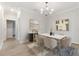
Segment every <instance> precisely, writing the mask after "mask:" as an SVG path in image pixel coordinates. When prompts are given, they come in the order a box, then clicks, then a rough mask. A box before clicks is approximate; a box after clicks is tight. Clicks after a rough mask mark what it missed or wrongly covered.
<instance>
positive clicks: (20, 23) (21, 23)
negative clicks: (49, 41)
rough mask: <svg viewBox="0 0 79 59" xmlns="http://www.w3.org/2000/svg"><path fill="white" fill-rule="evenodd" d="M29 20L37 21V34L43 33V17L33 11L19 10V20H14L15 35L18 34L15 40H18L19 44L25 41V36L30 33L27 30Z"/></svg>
mask: <svg viewBox="0 0 79 59" xmlns="http://www.w3.org/2000/svg"><path fill="white" fill-rule="evenodd" d="M30 19H33V20H36V21H38V22H39V25H40V29H39V32H40V33H43V32H44V18H43V16H42V15H40V14H39V13H37V12H34V11H33V10H28V9H26V8H24V9H21V14H20V18H19V19H18V20H16V24H17V27H16V28H17V29H16V30H17V31H16V33H18V35H17V39H18V40H20V41H21V42H22V41H23V40H26V36H27V34H28V33H29V32H30V29H29V20H30Z"/></svg>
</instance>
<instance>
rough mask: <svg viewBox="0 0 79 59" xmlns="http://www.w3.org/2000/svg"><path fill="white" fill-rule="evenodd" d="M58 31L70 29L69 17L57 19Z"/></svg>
mask: <svg viewBox="0 0 79 59" xmlns="http://www.w3.org/2000/svg"><path fill="white" fill-rule="evenodd" d="M56 30H57V31H69V19H63V20H56Z"/></svg>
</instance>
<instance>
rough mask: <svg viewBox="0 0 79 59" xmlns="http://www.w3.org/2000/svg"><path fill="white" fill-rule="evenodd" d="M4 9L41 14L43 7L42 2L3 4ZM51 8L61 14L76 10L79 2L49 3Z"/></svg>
mask: <svg viewBox="0 0 79 59" xmlns="http://www.w3.org/2000/svg"><path fill="white" fill-rule="evenodd" d="M0 4H1V5H2V6H3V7H16V8H26V9H31V10H34V11H38V12H40V8H41V7H42V6H43V3H41V2H1V3H0ZM48 6H49V8H52V9H54V12H60V11H63V10H67V9H70V8H75V7H78V6H79V2H49V3H48Z"/></svg>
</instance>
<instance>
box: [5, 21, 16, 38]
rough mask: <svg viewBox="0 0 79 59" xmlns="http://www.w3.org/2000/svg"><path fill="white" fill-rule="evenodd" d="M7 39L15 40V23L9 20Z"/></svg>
mask: <svg viewBox="0 0 79 59" xmlns="http://www.w3.org/2000/svg"><path fill="white" fill-rule="evenodd" d="M6 24H7V39H15V36H16V35H15V21H14V20H7V22H6Z"/></svg>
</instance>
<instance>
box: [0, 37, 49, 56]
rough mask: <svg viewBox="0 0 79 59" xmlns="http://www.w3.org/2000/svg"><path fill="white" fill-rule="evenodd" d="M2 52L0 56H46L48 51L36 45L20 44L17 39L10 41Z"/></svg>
mask: <svg viewBox="0 0 79 59" xmlns="http://www.w3.org/2000/svg"><path fill="white" fill-rule="evenodd" d="M3 46H4V48H2V50H0V56H44V55H46V54H47V53H48V50H46V49H44V48H41V47H38V46H36V45H35V43H26V44H19V43H18V42H17V41H16V39H8V40H6V41H5V42H4V45H3Z"/></svg>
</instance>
